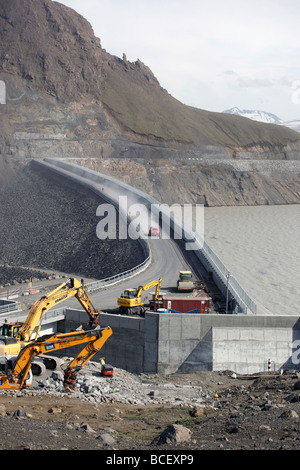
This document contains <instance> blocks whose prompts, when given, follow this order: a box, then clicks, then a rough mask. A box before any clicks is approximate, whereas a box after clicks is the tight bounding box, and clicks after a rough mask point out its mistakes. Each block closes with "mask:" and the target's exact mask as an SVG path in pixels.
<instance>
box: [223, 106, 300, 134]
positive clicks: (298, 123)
mask: <svg viewBox="0 0 300 470" xmlns="http://www.w3.org/2000/svg"><path fill="white" fill-rule="evenodd" d="M223 113H226V114H235V115H237V116H243V117H246V118H248V119H252V120H253V121H259V122H265V123H268V124H278V125H281V126H286V127H289V128H290V129H293V130H294V131H297V132H300V120H297V119H295V120H293V121H283V120H282V119H280V118H279V117H278V116H276V115H275V114H272V113H268V112H266V111H260V110H250V109H239V108H237V107H234V108H231V109H227V110H225V111H223Z"/></svg>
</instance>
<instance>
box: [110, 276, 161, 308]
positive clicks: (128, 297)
mask: <svg viewBox="0 0 300 470" xmlns="http://www.w3.org/2000/svg"><path fill="white" fill-rule="evenodd" d="M153 286H156V290H155V294H154V296H153V300H154V299H155V300H157V299H158V297H159V293H160V287H161V278H159V279H158V281H152V282H149V284H145V285H144V286H140V287H138V288H135V289H125V290H124V292H123V294H121V295H120V297H118V305H119V312H120V313H121V314H124V313H125V314H126V315H132V314H134V313H137V314H139V315H143V314H144V313H145V306H144V305H145V304H144V303H143V302H142V293H143V291H145V290H148V289H150V288H151V287H153Z"/></svg>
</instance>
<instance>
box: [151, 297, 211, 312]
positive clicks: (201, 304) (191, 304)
mask: <svg viewBox="0 0 300 470" xmlns="http://www.w3.org/2000/svg"><path fill="white" fill-rule="evenodd" d="M210 302H211V298H210V297H193V296H184V297H181V296H175V297H164V298H163V299H160V300H157V301H155V302H154V311H155V312H156V311H157V310H158V309H165V310H167V312H169V313H209V311H210Z"/></svg>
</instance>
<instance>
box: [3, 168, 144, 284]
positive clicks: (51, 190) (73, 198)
mask: <svg viewBox="0 0 300 470" xmlns="http://www.w3.org/2000/svg"><path fill="white" fill-rule="evenodd" d="M0 200H1V205H0V220H1V232H0V265H2V266H5V265H10V266H14V267H15V268H18V267H20V268H21V267H27V268H28V267H31V268H32V267H33V268H35V269H37V270H38V269H43V270H46V271H48V272H49V271H51V270H57V271H60V272H63V273H71V274H74V275H78V276H85V277H88V278H92V279H102V278H105V277H109V276H113V275H115V274H118V273H120V272H124V271H126V270H128V269H130V268H133V267H134V266H136V265H138V264H139V263H141V262H142V261H143V260H144V254H143V250H142V247H141V245H140V244H139V242H138V241H135V240H131V239H128V240H121V241H120V240H118V239H116V240H112V239H110V240H100V239H98V238H97V235H96V227H97V224H98V222H99V220H100V218H99V217H97V216H96V210H97V207H98V206H99V204H101V203H103V201H102V200H101V199H100V198H99V197H98V196H97V195H96V194H94V193H92V192H90V191H88V190H86V189H85V188H83V187H81V186H79V185H77V184H75V183H72V182H71V181H68V180H67V179H65V178H64V177H59V176H58V175H56V174H55V173H50V172H48V171H47V170H46V171H43V169H40V168H39V167H37V166H34V165H33V164H29V165H25V166H23V165H21V164H20V165H18V166H16V167H15V169H14V171H12V173H11V174H10V178H9V181H6V182H5V183H4V184H3V185H1V188H0ZM5 270H6V268H5V267H4V268H2V269H1V267H0V272H1V271H2V277H3V275H4V273H5ZM4 277H5V276H4ZM3 280H4V279H2V281H3ZM4 281H5V280H4ZM6 282H8V280H6Z"/></svg>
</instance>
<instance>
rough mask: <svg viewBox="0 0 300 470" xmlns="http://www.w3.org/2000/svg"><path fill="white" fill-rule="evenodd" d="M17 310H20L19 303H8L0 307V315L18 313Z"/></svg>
mask: <svg viewBox="0 0 300 470" xmlns="http://www.w3.org/2000/svg"><path fill="white" fill-rule="evenodd" d="M19 310H21V305H20V303H19V302H10V303H7V304H5V305H0V315H4V314H6V313H12V312H18V311H19Z"/></svg>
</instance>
